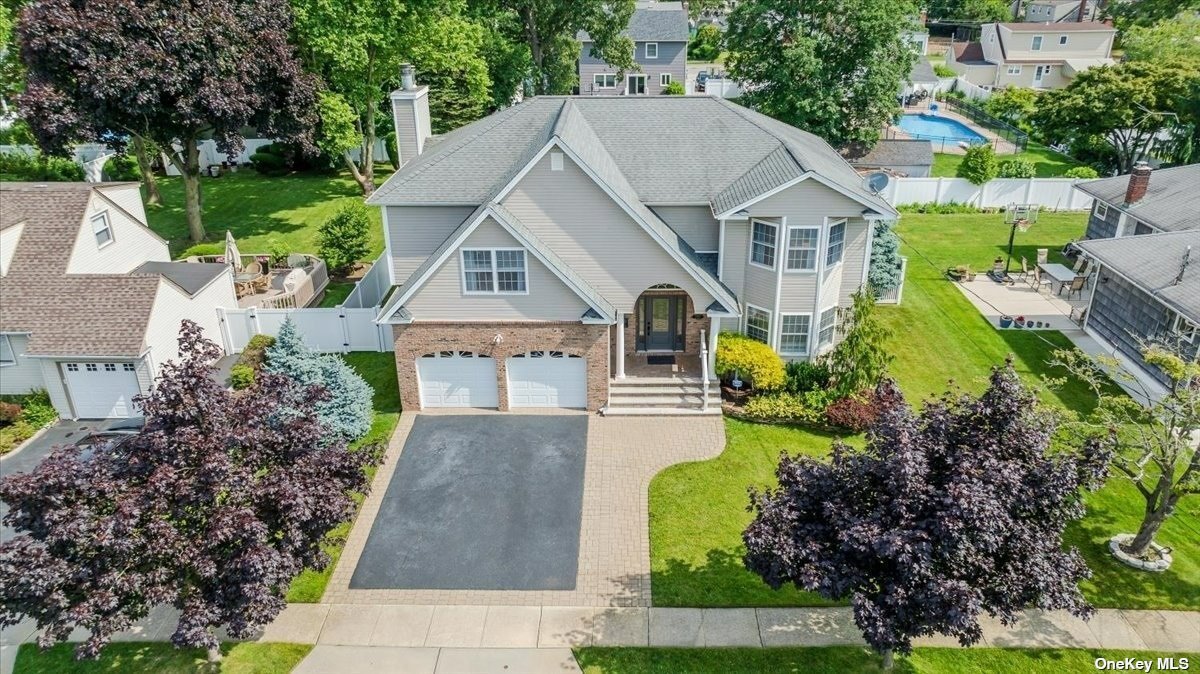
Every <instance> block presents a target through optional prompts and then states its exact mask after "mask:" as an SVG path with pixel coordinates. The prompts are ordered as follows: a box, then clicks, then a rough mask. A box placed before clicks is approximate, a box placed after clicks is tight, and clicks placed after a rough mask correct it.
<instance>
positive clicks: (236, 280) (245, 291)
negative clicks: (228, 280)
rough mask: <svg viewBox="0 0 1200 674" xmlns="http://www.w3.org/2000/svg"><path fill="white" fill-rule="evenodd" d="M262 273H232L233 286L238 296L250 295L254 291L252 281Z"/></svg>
mask: <svg viewBox="0 0 1200 674" xmlns="http://www.w3.org/2000/svg"><path fill="white" fill-rule="evenodd" d="M260 276H262V274H260V273H258V272H253V271H243V272H238V273H237V274H234V275H233V287H234V288H236V289H237V290H238V297H241V296H244V295H252V294H253V293H254V282H255V281H257V280H258V278H259V277H260Z"/></svg>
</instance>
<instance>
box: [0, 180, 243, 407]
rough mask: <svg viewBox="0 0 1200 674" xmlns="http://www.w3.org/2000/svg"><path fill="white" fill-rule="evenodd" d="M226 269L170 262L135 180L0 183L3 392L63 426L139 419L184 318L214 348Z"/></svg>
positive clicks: (230, 300) (173, 353) (228, 290)
mask: <svg viewBox="0 0 1200 674" xmlns="http://www.w3.org/2000/svg"><path fill="white" fill-rule="evenodd" d="M218 306H229V307H233V306H237V300H236V299H235V298H234V292H233V279H232V277H231V275H230V272H229V267H228V266H226V265H222V264H188V263H183V262H171V261H170V255H169V253H168V251H167V242H166V241H163V240H162V239H161V238H159V236H158V235H156V234H155V233H154V232H152V231H151V230H150V229H149V228H148V227H147V226H146V214H145V210H144V208H143V206H142V198H141V194H140V192H139V190H138V185H137V183H98V184H92V183H0V392H2V393H6V394H19V393H26V392H28V391H30V390H32V389H45V390H46V391H48V392H49V394H50V400H51V401H52V402H53V403H54V407H55V409H57V410H58V413H59V415H60V416H62V417H63V418H72V419H95V418H112V417H131V416H140V415H139V414H138V411H137V410H136V409H135V407H134V405H133V402H132V398H133V396H135V395H137V394H138V393H145V392H147V391H149V388H150V385H151V382H152V381H153V379H154V377H155V376H156V375H157V373H158V369H159V368H160V367H161V366H162V364H163V363H165V362H166V361H167V360H170V359H173V358H175V357H177V356H178V344H177V342H176V340H177V338H178V335H179V326H180V322H181V321H182V320H183V319H184V318H190V319H192V320H194V321H196V322H197V323H199V324H200V325H201V326H202V327H203V328H204V329H205V332H206V333H207V335H208V336H209V337H210V338H211V339H213V340H214V341H216V342H217V343H220V342H221V341H222V340H221V338H220V332H219V330H220V329H221V328H220V325H219V323H218V318H217V311H216V308H217V307H218Z"/></svg>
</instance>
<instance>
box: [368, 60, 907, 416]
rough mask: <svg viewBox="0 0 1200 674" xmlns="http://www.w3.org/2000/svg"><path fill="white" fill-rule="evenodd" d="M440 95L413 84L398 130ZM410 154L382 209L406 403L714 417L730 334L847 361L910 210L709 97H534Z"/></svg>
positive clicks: (399, 94)
mask: <svg viewBox="0 0 1200 674" xmlns="http://www.w3.org/2000/svg"><path fill="white" fill-rule="evenodd" d="M426 92H427V88H426V87H423V86H422V87H418V86H416V85H415V84H413V83H412V81H411V77H408V78H406V83H405V85H404V88H402V89H401V90H399V91H396V92H393V94H392V100H393V104H394V109H395V111H396V116H397V120H405V119H409V118H411V117H413V115H414V114H415V115H416V116H417V117H418V118H421V117H422V116H427V115H428V111H427V108H425V106H426V105H427V103H426V101H427V100H428V96H427V95H426ZM414 107H415V108H417V109H418V110H419V111H418V112H416V113H414V112H413V108H414ZM421 109H423V110H421ZM413 128H419V127H414V126H412V125H405V126H403V127H402V126H401V125H400V124H399V123H398V124H397V132H398V133H403V132H405V131H406V129H413ZM697 136H700V137H713V138H720V139H721V141H722V146H723V148H724V149H723V150H722V151H721V152H717V153H699V154H696V153H693V152H690V151H689V150H688V148H689V147H690V146H691V144H690V143H689V139H691V138H695V137H697ZM400 146H401V147H409V148H416V149H415V151H414V152H413V153H410V154H408V155H402V157H401V159H402V161H403V166H402V167H401V169H400V170H399V171H397V172H396V173H395V174H394V175H393V176H392V177H391V178H389V179H388V181H387V182H386V183H385V184H384V185H382V186H381V187H380V188H379V189H377V190H376V191H375V193H374V194H373V195H372V196H371V197H370V198H369V199H368V203H370V204H374V205H377V206H379V207H381V209H382V210H383V224H384V229H385V241H386V245H387V256H388V259H389V260H390V266H389V270H390V272H391V282H392V284H393V286H395V289H394V290H393V291H392V292H391V294H390V296H389V298H388V300H387V301H386V302H385V303H384V305H383V308H382V310H381V312H380V314H379V317H378V320H379V321H380V322H381V323H387V324H391V325H392V326H393V331H394V336H395V352H396V363H397V368H398V370H399V379H400V389H401V394H402V398H403V401H404V404H405V406H406V409H418V408H428V407H440V406H461V407H493V408H499V409H501V410H507V409H509V408H513V407H522V406H534V407H538V406H551V407H553V406H561V407H577V408H586V409H589V410H599V409H602V408H603V409H604V410H605V411H606V412H617V411H622V410H624V411H627V412H628V411H631V410H632V411H633V412H646V413H649V411H654V410H650V408H651V407H652V406H654V405H664V406H667V407H670V408H672V411H683V412H695V411H698V410H696V409H695V408H697V407H702V406H703V403H702V400H701V398H700V389H701V386H702V379H701V375H702V374H703V372H704V371H705V367H706V365H707V367H708V368H709V372H711V358H712V356H713V354H714V352H715V347H716V344H717V340H718V337H717V333H718V332H719V331H740V332H745V333H746V334H748V335H751V336H753V337H754V338H756V339H760V340H762V341H763V342H765V343H767V344H769V345H770V346H771V347H772V348H774V349H775V350H776V351H777V352H779V353H780V354H782V355H783V356H785V357H786V358H789V359H805V358H811V357H812V356H814V355H815V354H818V353H822V352H824V351H826V350H828V349H829V348H831V347H832V345H833V344H834V342H835V341H836V340H837V339H838V333H837V325H836V321H837V309H838V307H844V306H848V305H849V303H850V298H851V294H852V293H854V292H855V291H856V290H858V289H859V288H861V287H862V286H863V284H864V283H865V279H866V274H867V266H868V260H869V258H870V248H871V233H872V231H873V228H872V226H871V223H872V221H875V220H877V219H888V220H891V219H895V218H896V217H898V216H897V213H896V211H895V210H893V209H892V207H891V206H889V205H888V204H887V203H886V202H885V201H884V200H883V199H881V198H879V197H878V196H876V195H874V194H872V193H871V192H869V191H867V190H866V189H865V188H864V187H863V183H862V179H861V178H860V177H859V176H858V174H857V173H855V171H854V169H852V168H851V167H850V166H849V165H848V164H847V163H846V162H845V161H844V160H843V159H842V158H841V157H840V156H839V155H838V154H837V153H836V152H835V151H834V150H833V149H832V148H830V147H829V145H828V144H826V143H825V142H824V141H823V140H821V139H820V138H817V137H816V136H813V135H811V134H808V133H805V132H803V131H800V130H799V129H796V128H793V127H791V126H788V125H786V124H783V123H781V122H778V121H776V120H773V119H771V118H769V117H765V116H763V115H760V114H757V113H755V112H752V111H750V110H748V109H746V108H743V107H741V106H738V105H736V104H734V103H730V102H728V101H724V100H721V99H716V98H709V97H685V96H656V97H632V96H577V97H552V96H544V97H537V98H533V99H531V100H528V101H526V102H524V103H521V104H518V105H516V106H513V107H511V108H508V109H505V110H501V111H499V112H497V113H495V114H493V115H491V116H489V117H486V118H484V119H481V120H479V121H477V122H474V123H472V124H469V125H467V126H465V127H462V128H460V129H457V130H455V131H453V132H451V133H449V134H446V135H445V136H444V137H441V138H440V139H424V138H423V139H421V140H420V142H417V141H404V140H403V137H401V142H400ZM705 350H707V353H708V355H709V358H710V361H709V362H708V363H702V362H701V359H700V355H701V353H702V351H705ZM639 385H644V386H642V387H641V388H639ZM713 394H714V395H715V387H714V390H713ZM648 410H649V411H648ZM660 411H661V410H660ZM712 411H715V409H714V410H712Z"/></svg>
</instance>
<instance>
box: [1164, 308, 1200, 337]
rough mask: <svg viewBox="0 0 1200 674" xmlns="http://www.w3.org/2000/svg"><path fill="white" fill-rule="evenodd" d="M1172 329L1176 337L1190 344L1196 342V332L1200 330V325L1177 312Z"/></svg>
mask: <svg viewBox="0 0 1200 674" xmlns="http://www.w3.org/2000/svg"><path fill="white" fill-rule="evenodd" d="M1171 329H1172V331H1174V333H1175V336H1176V337H1178V338H1179V339H1182V340H1183V341H1185V342H1187V343H1188V344H1192V343H1194V342H1195V341H1196V334H1197V333H1198V332H1200V326H1197V325H1196V324H1195V323H1193V322H1191V321H1189V320H1188V319H1186V318H1184V317H1183V316H1181V315H1179V314H1175V325H1174V326H1172V328H1171Z"/></svg>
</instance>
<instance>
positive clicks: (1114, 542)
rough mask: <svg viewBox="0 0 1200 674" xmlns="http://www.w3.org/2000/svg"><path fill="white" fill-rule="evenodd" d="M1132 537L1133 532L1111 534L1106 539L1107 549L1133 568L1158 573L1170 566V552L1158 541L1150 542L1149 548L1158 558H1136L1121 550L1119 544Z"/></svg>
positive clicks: (1126, 541) (1130, 539) (1123, 543)
mask: <svg viewBox="0 0 1200 674" xmlns="http://www.w3.org/2000/svg"><path fill="white" fill-rule="evenodd" d="M1133 538H1134V535H1133V534H1117V535H1116V536H1113V537H1112V538H1110V539H1108V551H1109V552H1111V553H1112V556H1113V557H1116V558H1117V559H1118V560H1120V562H1121V563H1122V564H1125V565H1126V566H1132V567H1133V568H1135V569H1141V570H1142V571H1153V572H1155V573H1159V572H1162V571H1166V570H1167V569H1169V568H1171V562H1172V561H1173V560H1172V559H1171V552H1170V551H1169V550H1167V548H1164V547H1163V546H1161V545H1159V544H1158V543H1154V542H1151V543H1150V549H1151V550H1153V551H1154V553H1155V554H1157V555H1158V559H1138V558H1137V557H1134V556H1133V555H1131V554H1129V553H1127V552H1125V551H1124V550H1122V549H1121V546H1122V545H1125V544H1126V543H1128V542H1129V541H1132V540H1133Z"/></svg>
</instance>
